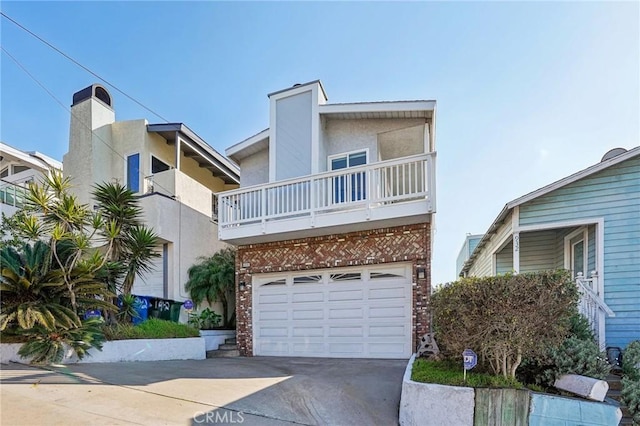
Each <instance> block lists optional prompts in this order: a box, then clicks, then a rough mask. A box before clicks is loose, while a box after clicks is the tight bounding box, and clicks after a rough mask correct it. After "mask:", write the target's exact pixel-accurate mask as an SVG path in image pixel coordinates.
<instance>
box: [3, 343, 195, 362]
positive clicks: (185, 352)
mask: <svg viewBox="0 0 640 426" xmlns="http://www.w3.org/2000/svg"><path fill="white" fill-rule="evenodd" d="M21 345H22V344H21V343H2V344H0V362H2V363H3V364H6V363H8V362H18V363H21V364H28V363H29V360H25V359H22V358H20V355H18V350H19V349H20V346H21ZM205 358H206V351H205V342H204V339H203V338H202V337H192V338H185V339H132V340H113V341H110V342H105V344H104V345H103V347H102V351H98V350H97V349H94V348H92V349H90V350H89V354H88V355H87V356H85V357H84V358H83V359H82V360H79V359H78V357H76V356H75V353H74V352H73V350H71V349H70V350H68V351H67V354H65V357H64V359H63V360H62V363H63V364H74V363H91V362H125V361H168V360H174V359H205Z"/></svg>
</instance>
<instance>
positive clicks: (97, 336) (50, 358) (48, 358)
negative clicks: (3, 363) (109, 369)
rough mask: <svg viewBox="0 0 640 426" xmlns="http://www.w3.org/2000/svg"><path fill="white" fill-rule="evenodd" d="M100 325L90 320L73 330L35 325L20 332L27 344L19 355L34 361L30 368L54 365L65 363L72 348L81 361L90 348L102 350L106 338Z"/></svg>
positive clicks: (100, 323) (22, 347)
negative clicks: (68, 348)
mask: <svg viewBox="0 0 640 426" xmlns="http://www.w3.org/2000/svg"><path fill="white" fill-rule="evenodd" d="M101 325H102V321H101V320H99V319H95V318H91V319H88V320H86V321H84V322H83V323H82V325H81V326H80V327H75V328H71V329H64V328H58V329H56V330H51V329H47V328H45V327H43V326H41V325H36V326H34V327H32V328H30V329H28V330H19V331H18V333H19V334H20V335H22V336H24V337H26V338H27V339H28V341H27V342H26V343H25V344H23V345H22V346H21V347H20V349H19V350H18V355H20V356H21V357H22V358H31V361H30V362H31V364H55V363H59V362H60V361H62V359H63V357H64V352H65V350H66V347H70V348H72V349H73V350H74V351H75V353H76V355H78V358H79V359H82V358H84V356H85V355H86V354H87V352H88V351H89V349H91V348H97V349H99V350H102V343H103V342H104V340H105V337H104V333H103V332H102V329H101Z"/></svg>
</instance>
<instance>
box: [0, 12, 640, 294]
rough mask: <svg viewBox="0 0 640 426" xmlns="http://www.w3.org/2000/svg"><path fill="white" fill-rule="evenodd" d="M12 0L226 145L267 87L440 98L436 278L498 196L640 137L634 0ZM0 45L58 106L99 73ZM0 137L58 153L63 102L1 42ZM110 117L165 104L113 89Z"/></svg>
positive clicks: (23, 42) (46, 31)
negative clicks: (317, 85)
mask: <svg viewBox="0 0 640 426" xmlns="http://www.w3.org/2000/svg"><path fill="white" fill-rule="evenodd" d="M0 7H1V8H2V11H3V12H4V13H6V14H7V15H9V16H10V17H12V18H13V19H15V20H16V21H18V22H20V23H21V24H23V25H24V26H26V27H28V28H29V29H31V30H32V31H33V32H35V33H36V34H38V35H40V36H41V37H43V38H45V39H46V40H48V41H49V42H51V43H52V44H54V45H55V46H57V47H58V48H60V49H62V50H63V51H65V52H66V53H68V54H69V55H70V56H72V57H73V58H75V59H76V60H78V61H79V62H81V63H82V64H83V65H85V66H87V67H89V68H91V69H92V70H93V71H95V72H97V73H98V74H99V75H101V76H102V77H103V78H105V79H107V80H108V81H110V82H111V83H113V84H115V85H116V86H118V87H119V88H120V89H123V90H124V91H125V92H126V93H127V94H129V95H130V96H132V97H134V98H136V99H138V100H139V101H141V102H142V103H143V104H145V105H146V106H148V107H149V108H151V109H152V110H154V111H156V112H158V113H159V114H160V115H162V116H163V117H166V118H167V119H168V120H169V121H172V122H173V121H177V122H184V123H185V124H187V125H188V126H189V127H190V128H191V129H193V130H194V131H195V132H196V133H198V134H199V135H200V136H201V137H202V138H204V139H205V140H206V141H207V142H209V144H210V145H211V146H213V147H214V148H216V149H217V150H218V151H220V152H223V153H224V150H225V148H227V147H229V146H231V145H233V144H234V143H236V142H239V141H240V140H242V139H244V138H246V137H248V136H250V135H252V134H254V133H256V132H258V131H260V130H262V129H264V128H266V127H267V126H268V119H269V117H268V101H267V93H270V92H273V91H276V90H280V89H283V88H286V87H289V86H291V85H292V84H294V83H302V82H307V81H311V80H315V79H321V80H322V82H323V84H324V87H325V89H326V90H327V93H328V96H329V102H358V101H376V100H403V99H436V100H437V101H438V115H437V141H436V146H437V151H438V176H437V179H438V193H437V195H438V200H437V202H438V212H437V215H436V221H435V224H436V234H435V246H434V253H433V262H432V279H433V282H434V284H435V283H441V282H445V281H450V280H452V279H454V278H455V260H456V256H457V253H458V250H459V249H460V247H461V245H462V243H463V240H464V237H465V234H466V233H467V232H469V233H483V232H485V231H486V229H487V228H488V226H489V225H490V224H491V222H492V221H493V219H494V218H495V217H496V215H497V214H498V213H499V211H500V210H501V209H502V207H503V206H504V204H505V203H506V202H508V201H510V200H512V199H514V198H517V197H519V196H521V195H523V194H525V193H527V192H530V191H532V190H535V189H536V188H539V187H541V186H543V185H546V184H548V183H551V182H553V181H555V180H557V179H560V178H562V177H564V176H566V175H568V174H571V173H573V172H575V171H578V170H580V169H583V168H585V167H588V166H590V165H592V164H594V163H596V162H598V161H599V160H600V158H601V157H602V155H603V154H604V153H605V152H606V151H608V150H609V149H611V148H614V147H624V148H631V147H634V146H637V145H638V144H640V5H639V3H637V2H626V3H615V2H600V3H595V2H589V3H586V2H583V3H578V2H555V3H551V2H529V3H521V2H497V3H488V2H473V3H462V2H440V3H436V2H394V3H386V2H385V3H383V2H348V3H338V2H327V3H310V2H297V3H285V2H277V3H275V2H274V3H270V2H234V3H226V2H191V3H187V2H183V3H174V2H109V3H107V2H10V1H3V2H2V3H1V6H0ZM0 31H1V33H0V35H1V43H2V46H3V47H4V48H5V49H6V50H7V51H9V53H11V54H12V55H13V56H15V57H16V58H17V59H18V60H19V61H20V62H21V63H22V64H23V65H24V66H25V67H26V68H27V69H28V70H29V72H31V73H32V74H33V75H34V76H35V77H36V78H37V79H38V80H40V81H41V83H42V84H43V85H44V86H45V87H46V88H47V89H48V90H50V91H51V92H52V93H53V95H54V96H55V97H56V98H57V99H59V100H60V101H61V102H62V103H63V104H64V105H65V106H67V107H68V106H69V105H70V104H71V96H72V94H73V93H74V92H75V91H77V90H79V89H82V88H84V87H86V86H88V85H89V84H91V83H93V82H96V79H95V77H93V76H91V75H90V74H88V73H87V72H86V71H83V70H81V69H80V68H78V67H77V66H76V65H74V64H72V63H71V62H69V61H68V60H66V59H64V58H63V57H61V56H60V55H58V54H57V53H55V52H54V51H52V50H51V49H49V48H48V47H46V46H44V45H43V44H41V43H40V42H38V41H37V40H35V39H34V38H32V37H31V36H29V35H28V34H26V33H24V32H23V31H22V30H20V29H18V28H17V27H15V26H14V25H13V24H12V23H10V22H9V21H7V20H5V19H2V21H1V29H0ZM0 59H1V63H0V71H1V75H0V90H1V91H0V108H1V110H0V126H1V127H0V139H1V140H2V141H4V142H5V143H8V144H10V145H13V146H15V147H18V148H20V149H24V150H37V151H40V152H43V153H45V154H47V155H49V156H52V157H54V158H56V159H59V160H62V156H63V154H64V153H65V152H66V150H67V145H68V137H69V136H68V132H69V113H68V112H67V111H65V110H64V109H63V108H62V107H61V106H60V105H59V104H58V103H57V102H56V101H55V100H54V99H53V98H51V97H50V96H49V95H48V94H47V93H46V92H45V91H44V90H43V89H42V88H40V87H39V86H38V85H36V84H35V83H34V82H33V81H32V80H31V79H30V78H29V77H28V76H27V75H26V74H25V73H24V72H23V71H22V70H20V69H19V68H18V67H17V66H16V65H15V63H14V62H13V61H12V60H11V59H9V58H8V57H7V56H6V55H5V54H4V53H2V55H1V56H0ZM111 92H112V95H113V97H114V107H115V110H116V118H117V119H118V120H128V119H135V118H147V119H148V120H149V121H150V122H151V123H156V122H157V123H159V122H162V121H163V120H161V119H160V118H158V117H156V116H153V115H152V114H151V113H150V112H148V111H146V110H144V109H143V108H141V107H139V106H137V105H135V104H134V103H133V102H131V101H129V100H128V99H126V98H125V97H124V96H123V95H121V94H119V93H117V92H116V91H115V90H111Z"/></svg>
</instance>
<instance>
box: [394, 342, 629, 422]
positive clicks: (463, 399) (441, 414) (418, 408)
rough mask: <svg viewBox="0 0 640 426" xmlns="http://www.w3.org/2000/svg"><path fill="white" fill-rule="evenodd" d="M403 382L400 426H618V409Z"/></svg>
mask: <svg viewBox="0 0 640 426" xmlns="http://www.w3.org/2000/svg"><path fill="white" fill-rule="evenodd" d="M414 360H415V354H414V355H413V356H412V357H411V359H410V360H409V364H408V365H407V369H406V370H405V374H404V378H403V381H402V396H401V397H400V425H401V426H410V425H424V426H430V425H433V426H439V425H443V424H455V425H459V426H472V425H474V419H475V424H476V425H483V426H487V425H500V426H507V425H514V426H515V425H530V426H544V425H574V424H580V425H593V426H595V425H617V424H618V423H619V422H620V419H622V412H621V411H620V408H618V407H616V406H613V405H609V404H606V403H602V402H592V401H587V400H583V399H578V398H566V397H561V396H557V395H549V394H541V393H534V392H530V391H527V390H514V389H473V388H467V387H458V386H443V385H435V384H430V383H418V382H414V381H413V380H411V371H412V369H413V362H414Z"/></svg>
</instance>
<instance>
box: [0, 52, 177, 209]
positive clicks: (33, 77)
mask: <svg viewBox="0 0 640 426" xmlns="http://www.w3.org/2000/svg"><path fill="white" fill-rule="evenodd" d="M0 49H2V51H3V52H4V53H5V54H6V55H7V56H8V57H9V58H11V60H12V61H13V62H15V63H16V65H18V67H20V69H21V70H22V71H24V73H25V74H27V75H28V76H29V77H30V78H31V79H32V80H33V81H35V82H36V84H37V85H38V86H40V87H41V88H42V90H44V91H45V92H47V94H48V95H49V96H51V97H52V98H53V100H54V101H56V103H58V105H60V106H61V107H62V109H64V110H65V111H67V112H68V113H69V114H70V115H71V116H72V117H74V118H76V119H77V120H78V122H79V123H81V124H82V125H83V126H84V127H86V128H87V129H88V130H89V131H90V132H91V134H92V135H93V136H95V137H96V138H98V140H99V141H100V142H102V143H103V144H104V145H105V146H106V147H107V148H109V149H110V150H111V151H112V152H113V153H114V154H116V155H117V156H118V157H120V158H121V159H122V160H123V161H126V158H125V157H124V155H122V154H120V153H119V152H118V151H116V149H115V148H114V147H112V146H111V145H109V144H108V143H107V141H105V140H104V139H102V138H101V137H100V135H98V134H97V133H95V132H94V131H93V129H92V128H91V126H89V125H88V124H87V123H85V122H84V120H81V119H79V118H78V116H77V115H75V114H74V113H73V111H72V110H71V109H70V108H68V107H67V106H66V105H65V104H64V103H63V102H62V101H60V99H58V98H57V97H56V95H54V94H53V92H51V91H50V90H49V89H47V87H46V86H45V85H44V84H43V83H42V82H41V81H40V80H38V79H37V78H36V77H35V76H34V75H33V74H31V73H30V72H29V70H28V69H27V68H26V67H25V66H24V65H22V63H20V61H18V59H16V58H15V57H14V56H13V55H12V54H11V53H9V52H8V51H7V49H6V48H5V47H4V46H2V45H0ZM153 184H154V185H157V186H158V187H160V188H162V189H164V190H165V191H167V194H172V192H171V191H169V190H168V189H167V188H165V187H164V186H162V185H160V184H159V183H156V182H153ZM173 195H174V196H175V194H173Z"/></svg>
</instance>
